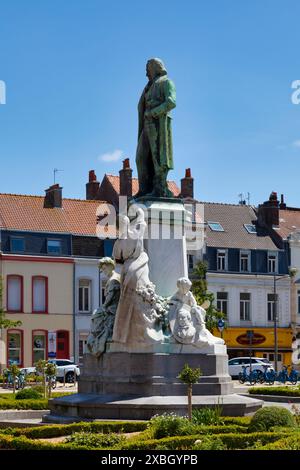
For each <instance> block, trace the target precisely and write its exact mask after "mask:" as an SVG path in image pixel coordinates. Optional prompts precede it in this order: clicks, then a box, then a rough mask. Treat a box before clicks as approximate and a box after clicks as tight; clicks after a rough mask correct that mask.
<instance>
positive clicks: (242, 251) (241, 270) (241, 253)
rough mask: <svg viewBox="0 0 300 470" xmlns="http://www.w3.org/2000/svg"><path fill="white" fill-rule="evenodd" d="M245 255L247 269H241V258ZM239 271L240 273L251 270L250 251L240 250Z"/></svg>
mask: <svg viewBox="0 0 300 470" xmlns="http://www.w3.org/2000/svg"><path fill="white" fill-rule="evenodd" d="M246 256H247V266H248V269H242V261H243V258H244V257H246ZM240 272H241V273H250V272H251V252H250V251H248V250H241V251H240Z"/></svg>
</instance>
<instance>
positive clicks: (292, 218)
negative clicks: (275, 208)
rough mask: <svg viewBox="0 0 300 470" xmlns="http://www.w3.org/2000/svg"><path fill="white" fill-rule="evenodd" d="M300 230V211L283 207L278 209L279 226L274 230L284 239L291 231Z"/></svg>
mask: <svg viewBox="0 0 300 470" xmlns="http://www.w3.org/2000/svg"><path fill="white" fill-rule="evenodd" d="M297 230H300V211H299V210H292V209H285V210H280V211H279V228H278V229H276V232H277V233H278V234H279V235H280V236H281V237H282V238H283V239H286V238H287V237H288V235H290V234H291V233H292V232H295V231H297Z"/></svg>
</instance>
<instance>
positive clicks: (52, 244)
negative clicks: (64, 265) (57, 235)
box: [47, 240, 61, 255]
mask: <svg viewBox="0 0 300 470" xmlns="http://www.w3.org/2000/svg"><path fill="white" fill-rule="evenodd" d="M47 252H48V253H49V254H51V255H60V253H61V241H60V240H47Z"/></svg>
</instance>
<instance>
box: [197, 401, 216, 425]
mask: <svg viewBox="0 0 300 470" xmlns="http://www.w3.org/2000/svg"><path fill="white" fill-rule="evenodd" d="M221 414H222V408H221V407H220V406H215V407H214V408H208V407H205V408H195V409H194V410H193V412H192V422H193V423H195V424H204V425H213V424H223V421H222V419H221Z"/></svg>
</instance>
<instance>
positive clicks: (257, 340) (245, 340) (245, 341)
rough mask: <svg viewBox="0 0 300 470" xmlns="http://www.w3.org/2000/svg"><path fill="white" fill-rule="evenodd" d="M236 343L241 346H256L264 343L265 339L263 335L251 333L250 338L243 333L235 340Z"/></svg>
mask: <svg viewBox="0 0 300 470" xmlns="http://www.w3.org/2000/svg"><path fill="white" fill-rule="evenodd" d="M236 341H237V342H238V343H239V344H242V345H245V346H246V345H250V343H251V344H252V345H253V346H255V345H257V344H262V343H264V342H265V341H266V337H265V336H264V335H261V334H260V333H255V332H253V334H252V337H250V335H249V334H247V332H246V333H244V334H243V335H239V336H238V337H237V338H236Z"/></svg>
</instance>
